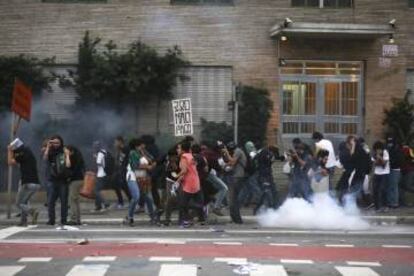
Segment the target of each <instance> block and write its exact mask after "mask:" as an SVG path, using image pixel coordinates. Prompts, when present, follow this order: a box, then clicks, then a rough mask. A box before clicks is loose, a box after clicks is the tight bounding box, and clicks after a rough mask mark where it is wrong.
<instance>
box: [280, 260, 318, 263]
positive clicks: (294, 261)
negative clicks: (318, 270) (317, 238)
mask: <svg viewBox="0 0 414 276" xmlns="http://www.w3.org/2000/svg"><path fill="white" fill-rule="evenodd" d="M280 262H281V263H284V264H313V261H312V260H290V259H281V260H280Z"/></svg>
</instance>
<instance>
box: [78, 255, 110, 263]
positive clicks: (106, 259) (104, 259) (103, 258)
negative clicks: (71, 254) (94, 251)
mask: <svg viewBox="0 0 414 276" xmlns="http://www.w3.org/2000/svg"><path fill="white" fill-rule="evenodd" d="M115 260H116V257H115V256H87V257H85V258H83V261H84V262H113V261H115Z"/></svg>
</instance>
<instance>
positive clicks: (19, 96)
mask: <svg viewBox="0 0 414 276" xmlns="http://www.w3.org/2000/svg"><path fill="white" fill-rule="evenodd" d="M12 111H13V112H14V113H16V114H17V115H19V116H20V117H21V118H23V119H25V120H26V121H30V115H31V113H32V88H31V87H30V86H27V85H26V84H25V83H24V82H22V81H20V80H18V79H16V81H15V82H14V89H13V100H12Z"/></svg>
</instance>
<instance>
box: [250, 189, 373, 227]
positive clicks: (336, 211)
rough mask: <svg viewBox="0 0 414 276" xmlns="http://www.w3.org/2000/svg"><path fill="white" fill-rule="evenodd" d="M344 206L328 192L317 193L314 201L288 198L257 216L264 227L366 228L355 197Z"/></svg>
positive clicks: (347, 199) (366, 223) (367, 224)
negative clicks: (280, 204) (274, 207)
mask: <svg viewBox="0 0 414 276" xmlns="http://www.w3.org/2000/svg"><path fill="white" fill-rule="evenodd" d="M345 202H346V203H345V206H344V207H341V206H339V205H338V204H337V202H336V201H335V200H334V199H333V198H332V197H331V196H329V195H328V194H327V193H323V194H322V193H321V194H315V196H314V197H313V202H312V203H309V202H307V201H306V200H304V199H302V198H288V199H287V200H286V201H285V202H284V203H283V204H282V206H280V208H279V209H277V210H273V209H268V210H266V211H264V212H262V213H260V214H259V215H258V216H257V220H258V222H259V224H260V225H261V226H263V227H278V228H279V227H280V228H299V229H323V230H366V229H368V228H369V227H370V226H369V223H368V222H366V221H364V220H363V219H362V218H361V216H360V212H359V210H358V207H357V206H356V203H355V200H353V199H352V197H351V196H348V197H347V198H346V200H345Z"/></svg>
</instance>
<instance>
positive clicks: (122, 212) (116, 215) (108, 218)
mask: <svg viewBox="0 0 414 276" xmlns="http://www.w3.org/2000/svg"><path fill="white" fill-rule="evenodd" d="M6 207H7V206H6V205H5V204H1V205H0V225H14V224H17V223H18V222H19V218H18V217H16V215H17V214H18V210H17V208H16V207H15V206H13V209H12V218H11V219H7V217H6V210H7V208H6ZM33 207H35V208H37V209H38V210H39V211H40V215H39V219H38V223H39V224H46V222H47V207H45V206H44V205H43V204H40V203H34V204H33ZM93 209H94V204H93V202H91V201H86V202H82V203H81V210H82V223H84V224H88V225H120V224H122V221H123V218H124V217H125V216H126V215H127V211H128V209H127V205H126V206H125V207H124V208H121V209H118V208H117V207H116V204H114V203H113V204H112V206H111V207H110V208H109V209H108V210H106V211H103V212H94V211H93ZM177 213H178V212H177V211H174V212H173V217H172V220H173V221H176V220H177V218H178V217H177ZM224 213H225V214H226V215H225V216H222V217H218V216H216V215H215V214H213V213H210V214H209V218H208V220H209V222H210V223H212V224H227V223H230V222H231V221H230V217H229V216H228V212H227V210H225V211H224ZM241 213H242V216H243V220H244V222H245V223H246V224H256V222H257V221H256V217H255V216H253V211H252V208H242V210H241ZM361 213H362V217H363V218H364V219H365V220H367V221H369V222H371V223H374V224H383V225H393V224H414V208H413V207H409V208H398V209H392V210H389V211H388V212H385V213H376V212H375V211H373V210H362V211H361ZM59 214H60V206H59V204H57V206H56V216H57V220H56V221H57V222H58V221H59V220H58V218H59ZM161 219H164V217H163V216H162V218H161ZM135 221H136V223H137V224H138V225H139V224H149V217H148V215H146V214H145V213H144V212H140V213H138V214H136V216H135Z"/></svg>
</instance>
